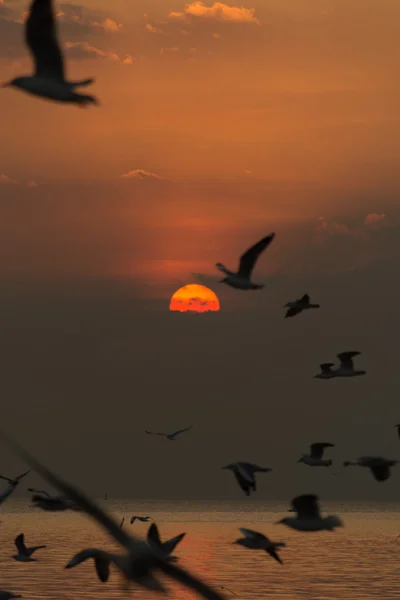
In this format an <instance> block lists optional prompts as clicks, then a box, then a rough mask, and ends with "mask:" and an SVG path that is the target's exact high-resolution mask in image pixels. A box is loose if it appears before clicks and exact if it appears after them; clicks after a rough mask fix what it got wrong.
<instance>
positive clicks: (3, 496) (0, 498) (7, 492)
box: [0, 469, 31, 504]
mask: <svg viewBox="0 0 400 600" xmlns="http://www.w3.org/2000/svg"><path fill="white" fill-rule="evenodd" d="M30 472H31V470H30V469H29V471H26V472H25V473H22V474H21V475H17V477H16V478H15V479H10V477H5V476H4V475H0V479H5V480H6V481H8V483H9V484H10V485H9V486H8V488H6V489H5V490H4V492H2V493H1V494H0V504H3V502H5V501H6V500H7V498H8V497H9V496H11V494H12V493H13V492H14V491H15V490H16V488H17V486H18V484H19V482H20V481H21V479H23V478H24V477H26V475H28V473H30Z"/></svg>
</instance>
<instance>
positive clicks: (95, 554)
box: [65, 548, 110, 581]
mask: <svg viewBox="0 0 400 600" xmlns="http://www.w3.org/2000/svg"><path fill="white" fill-rule="evenodd" d="M89 558H93V559H94V561H95V565H96V571H97V574H98V576H99V579H101V581H107V579H108V573H107V578H106V579H104V578H102V577H104V575H103V573H102V575H100V572H99V571H103V570H104V572H105V568H104V565H105V564H107V571H108V564H109V562H110V556H109V554H107V552H104V550H99V549H98V548H86V550H82V552H78V554H75V556H73V557H72V558H71V560H70V561H69V563H68V564H67V565H66V566H65V568H66V569H72V568H73V567H76V565H80V564H81V563H82V562H84V561H85V560H89ZM100 563H101V564H102V567H100V569H97V564H100ZM104 574H105V573H104Z"/></svg>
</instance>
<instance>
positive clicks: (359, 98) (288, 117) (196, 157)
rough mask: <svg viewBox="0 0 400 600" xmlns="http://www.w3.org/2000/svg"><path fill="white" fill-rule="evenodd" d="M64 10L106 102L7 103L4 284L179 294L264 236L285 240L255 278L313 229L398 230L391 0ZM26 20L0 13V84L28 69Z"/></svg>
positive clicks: (72, 61) (93, 4) (80, 71)
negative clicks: (68, 280) (153, 288)
mask: <svg viewBox="0 0 400 600" xmlns="http://www.w3.org/2000/svg"><path fill="white" fill-rule="evenodd" d="M57 6H58V8H59V17H58V22H59V26H60V34H61V37H62V40H63V42H64V43H68V45H69V49H68V50H67V51H66V56H67V57H69V58H68V73H69V74H70V75H71V77H73V78H79V77H81V76H95V77H96V80H97V83H96V85H95V86H94V87H93V93H96V94H97V95H98V97H99V99H100V100H101V103H102V106H101V107H100V108H98V109H93V110H88V111H77V110H76V109H75V108H74V107H61V106H58V105H55V104H51V103H47V102H41V101H39V100H36V99H33V98H30V97H28V96H25V95H23V94H21V93H18V92H16V91H13V90H8V89H7V90H2V91H1V94H0V108H1V114H2V115H3V117H2V120H1V124H0V126H1V134H2V140H3V144H2V145H1V148H0V191H1V192H2V198H3V203H2V205H1V207H0V210H1V217H2V218H1V227H2V228H3V236H4V237H3V240H4V244H6V245H7V249H6V251H5V252H3V256H2V258H1V259H0V274H1V273H2V272H3V273H7V274H8V275H10V274H11V275H13V274H14V275H15V276H28V275H31V276H35V274H37V275H39V274H41V275H46V276H47V275H48V274H51V275H52V276H54V275H55V274H57V275H58V276H63V275H65V276H70V275H74V276H79V277H80V276H87V277H90V276H101V277H110V276H111V277H119V276H131V275H132V276H133V275H135V276H137V277H138V278H142V279H143V278H144V279H148V278H150V280H155V281H156V282H158V283H160V282H161V281H164V282H165V280H166V279H168V277H170V276H172V275H173V277H174V281H173V282H172V283H171V285H172V289H173V287H174V286H175V287H176V286H177V285H179V283H180V282H182V283H185V282H186V280H187V277H188V276H189V274H190V273H191V272H192V271H195V272H198V271H199V272H204V270H208V272H209V273H212V272H213V265H214V263H215V262H216V261H217V260H221V259H222V258H223V257H226V260H231V261H232V260H233V261H236V260H237V257H238V252H240V251H241V249H242V246H243V245H245V246H246V245H247V244H249V243H251V241H253V238H256V239H257V238H258V237H260V236H262V235H264V234H265V233H268V231H269V230H271V229H278V230H280V231H282V232H283V235H284V240H285V236H287V237H286V239H287V238H288V236H290V237H291V239H292V243H291V244H290V242H289V240H288V241H286V240H285V241H284V242H283V245H281V246H280V248H281V250H280V251H279V252H278V255H277V256H276V260H275V263H274V264H272V262H270V263H267V262H265V263H264V266H263V267H261V266H260V268H264V269H265V270H266V272H271V271H273V272H275V271H276V270H277V269H278V270H279V269H281V268H283V266H284V265H285V264H286V263H288V264H291V265H293V263H294V261H293V256H295V255H296V256H298V252H296V248H295V247H294V244H295V240H296V239H300V238H303V237H305V236H306V233H305V229H304V228H308V229H307V231H308V232H309V233H308V236H309V237H310V236H312V239H311V238H310V240H309V241H310V244H311V245H310V248H309V252H312V244H314V243H321V236H320V234H319V233H318V227H319V223H320V221H319V219H320V217H322V218H323V219H324V220H326V222H327V225H326V231H328V232H329V235H333V236H335V235H336V234H337V229H335V226H334V225H333V226H332V225H331V223H339V224H344V225H345V227H347V228H348V231H350V232H351V233H350V235H351V236H352V235H353V230H354V229H357V230H358V228H359V229H360V230H363V231H364V229H365V227H364V225H363V223H364V220H365V218H366V217H367V215H368V214H371V213H377V214H384V215H385V218H384V223H382V225H384V226H385V227H386V226H388V224H389V225H391V226H394V225H395V224H396V223H397V221H396V219H397V198H398V193H399V191H400V190H399V188H400V184H399V178H398V167H399V164H398V163H399V156H400V121H399V117H398V106H399V105H400V85H399V83H398V76H397V72H398V55H399V42H398V32H397V26H396V24H397V23H398V20H399V18H400V3H399V2H398V0H380V1H379V3H378V2H376V0H353V1H352V2H348V0H335V1H333V0H303V1H302V2H301V3H296V2H293V0H279V1H278V0H262V1H261V0H255V1H254V2H253V1H250V0H249V1H247V0H246V1H245V2H243V3H242V2H241V3H239V4H238V5H236V4H235V2H234V1H231V0H230V1H229V2H226V3H212V2H205V3H201V2H200V3H199V2H193V3H188V4H186V3H185V2H181V1H174V2H166V0H153V1H152V2H135V3H134V6H133V4H132V2H130V1H128V0H118V1H116V2H114V3H113V10H112V11H110V10H109V3H108V2H105V1H103V0H90V1H89V0H87V1H86V2H84V3H83V5H82V6H78V8H77V5H76V4H74V5H70V6H68V3H66V4H61V3H57ZM18 7H20V8H18ZM24 8H25V3H20V4H18V3H15V2H11V1H9V2H7V0H5V3H4V4H2V5H1V10H0V40H1V41H0V79H6V78H8V77H11V76H14V75H16V74H20V73H22V72H24V71H25V70H27V71H29V69H30V62H29V60H27V57H26V52H25V50H24V48H23V47H22V44H21V35H22V31H21V25H20V24H19V23H18V21H19V20H20V16H21V11H22V10H23V9H24ZM5 115H6V118H5ZM27 207H28V208H27ZM27 211H29V219H28V221H25V215H26V213H27ZM21 220H22V222H21ZM367 229H368V231H369V233H368V235H371V228H370V227H367ZM375 229H376V227H375ZM285 232H286V233H285ZM8 236H9V239H8ZM314 237H316V238H318V239H316V240H314ZM356 237H357V236H356ZM359 237H360V236H359ZM361 237H362V236H361ZM357 239H358V238H357ZM10 240H12V242H11V243H10ZM10 246H11V247H10ZM48 247H51V248H52V252H51V253H49V252H48ZM78 249H79V250H78ZM293 253H294V254H293ZM353 254H354V253H353ZM302 260H303V261H306V257H304V258H303V259H302ZM363 260H364V259H363ZM365 260H367V259H365ZM149 273H150V274H149ZM166 273H167V275H166Z"/></svg>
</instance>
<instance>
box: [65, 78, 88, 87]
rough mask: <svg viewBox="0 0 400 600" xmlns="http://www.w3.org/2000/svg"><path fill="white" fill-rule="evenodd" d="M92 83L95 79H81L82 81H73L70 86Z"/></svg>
mask: <svg viewBox="0 0 400 600" xmlns="http://www.w3.org/2000/svg"><path fill="white" fill-rule="evenodd" d="M92 83H94V79H81V80H80V81H71V82H70V86H71V87H73V88H76V87H85V86H87V85H91V84H92Z"/></svg>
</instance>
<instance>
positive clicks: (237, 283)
mask: <svg viewBox="0 0 400 600" xmlns="http://www.w3.org/2000/svg"><path fill="white" fill-rule="evenodd" d="M274 237H275V233H270V234H269V235H267V236H266V237H265V238H263V239H262V240H260V241H259V242H257V244H255V245H254V246H252V247H251V248H249V249H248V250H246V252H245V253H244V254H242V256H241V257H240V260H239V268H238V271H237V273H235V272H234V271H230V270H229V269H227V268H226V267H225V266H224V265H223V264H222V263H217V264H216V265H215V266H216V267H217V269H219V270H220V271H222V272H223V273H225V275H226V277H224V279H222V280H221V282H220V283H226V284H227V285H229V286H231V287H233V288H235V289H237V290H261V288H263V287H264V285H262V284H258V283H253V282H252V281H251V273H252V271H253V269H254V265H255V264H256V262H257V259H258V257H259V256H260V254H261V252H263V251H264V250H265V248H267V247H268V246H269V245H270V243H271V242H272V240H273V239H274Z"/></svg>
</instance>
